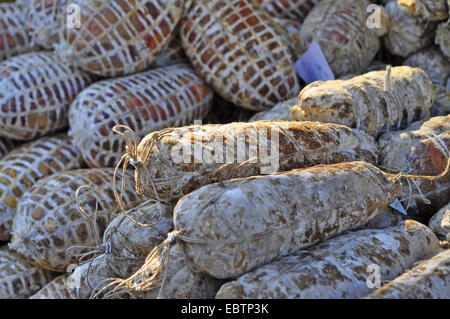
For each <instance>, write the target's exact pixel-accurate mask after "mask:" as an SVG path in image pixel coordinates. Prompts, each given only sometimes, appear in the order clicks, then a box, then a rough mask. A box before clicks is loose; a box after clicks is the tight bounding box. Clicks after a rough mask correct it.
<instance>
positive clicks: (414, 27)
mask: <svg viewBox="0 0 450 319" xmlns="http://www.w3.org/2000/svg"><path fill="white" fill-rule="evenodd" d="M386 12H387V13H388V15H389V23H388V33H387V34H386V35H385V36H384V37H383V43H384V46H385V47H386V48H387V49H388V50H389V52H390V53H392V54H395V55H399V56H402V57H408V56H410V55H411V54H413V53H415V52H418V51H419V50H421V49H423V48H425V47H427V46H429V45H430V44H432V43H433V38H434V31H435V30H436V22H424V21H422V20H421V19H418V18H414V17H411V16H409V15H408V13H406V12H405V11H403V10H401V9H400V8H399V7H398V5H397V1H395V0H394V1H390V2H389V3H388V4H387V5H386Z"/></svg>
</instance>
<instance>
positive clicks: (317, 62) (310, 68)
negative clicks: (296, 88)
mask: <svg viewBox="0 0 450 319" xmlns="http://www.w3.org/2000/svg"><path fill="white" fill-rule="evenodd" d="M295 70H296V71H297V74H298V76H299V77H301V78H302V79H303V81H305V82H306V83H312V82H314V81H328V80H334V79H335V77H334V74H333V71H331V68H330V66H329V65H328V62H327V59H326V58H325V56H324V55H323V52H322V50H321V49H320V46H319V43H317V42H316V41H313V42H312V43H311V45H310V46H309V48H308V50H306V52H305V53H304V54H303V55H302V56H301V58H300V59H298V60H297V62H296V63H295Z"/></svg>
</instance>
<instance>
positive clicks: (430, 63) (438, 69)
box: [403, 46, 450, 85]
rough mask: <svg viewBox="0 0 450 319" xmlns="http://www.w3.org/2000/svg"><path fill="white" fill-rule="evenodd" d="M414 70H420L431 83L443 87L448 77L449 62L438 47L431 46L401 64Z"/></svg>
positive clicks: (449, 74) (449, 73) (449, 72)
mask: <svg viewBox="0 0 450 319" xmlns="http://www.w3.org/2000/svg"><path fill="white" fill-rule="evenodd" d="M403 64H404V65H409V66H412V67H416V68H421V69H422V70H424V71H425V72H426V73H427V74H428V77H429V78H430V80H431V81H432V82H433V83H436V84H440V85H445V84H446V83H447V79H448V78H449V77H450V61H449V60H447V58H446V57H445V55H444V54H442V52H441V51H440V50H439V48H438V47H435V46H432V47H429V48H427V49H424V50H421V51H419V52H417V53H415V54H413V55H411V56H410V57H409V58H408V59H406V60H405V61H404V62H403Z"/></svg>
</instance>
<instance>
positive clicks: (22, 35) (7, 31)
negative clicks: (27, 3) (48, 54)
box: [0, 3, 36, 61]
mask: <svg viewBox="0 0 450 319" xmlns="http://www.w3.org/2000/svg"><path fill="white" fill-rule="evenodd" d="M25 21H26V13H25V8H24V6H22V5H19V4H15V3H0V61H2V60H5V59H8V58H10V57H12V56H14V55H18V54H23V53H27V52H30V51H34V50H35V49H36V48H35V47H34V46H33V45H32V44H31V39H30V37H29V35H28V34H27V32H26V29H25Z"/></svg>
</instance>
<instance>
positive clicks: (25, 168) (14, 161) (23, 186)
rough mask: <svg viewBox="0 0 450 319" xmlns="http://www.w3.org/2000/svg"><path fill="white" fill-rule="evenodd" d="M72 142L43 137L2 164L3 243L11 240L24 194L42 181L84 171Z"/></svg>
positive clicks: (60, 137)
mask: <svg viewBox="0 0 450 319" xmlns="http://www.w3.org/2000/svg"><path fill="white" fill-rule="evenodd" d="M83 165H84V163H83V158H82V156H81V153H80V152H79V151H78V149H77V148H76V147H75V146H74V145H73V143H72V139H71V138H69V137H68V136H66V135H63V134H60V135H55V136H53V137H42V138H40V139H37V140H36V141H33V142H30V143H26V144H23V145H21V146H20V147H18V148H16V149H15V150H13V151H11V152H10V153H9V154H8V155H7V156H5V157H4V158H2V159H1V160H0V240H8V239H9V238H10V231H11V224H12V220H13V218H14V215H15V213H16V209H17V205H18V204H19V202H20V199H21V197H22V196H23V194H24V193H25V192H26V191H28V189H30V187H31V186H33V184H35V183H36V182H37V181H38V180H39V179H41V178H43V177H46V176H49V175H52V174H54V173H56V172H60V171H65V170H70V169H77V168H81V167H83Z"/></svg>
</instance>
